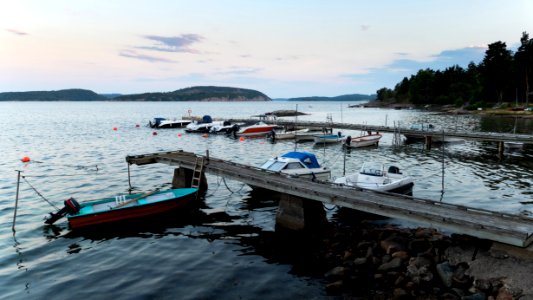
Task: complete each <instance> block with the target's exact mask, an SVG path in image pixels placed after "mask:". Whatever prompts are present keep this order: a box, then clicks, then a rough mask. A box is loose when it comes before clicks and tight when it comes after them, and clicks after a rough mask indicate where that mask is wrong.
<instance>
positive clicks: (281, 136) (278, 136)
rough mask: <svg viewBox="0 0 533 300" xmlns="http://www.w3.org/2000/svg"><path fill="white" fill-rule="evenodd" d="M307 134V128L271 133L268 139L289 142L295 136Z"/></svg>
mask: <svg viewBox="0 0 533 300" xmlns="http://www.w3.org/2000/svg"><path fill="white" fill-rule="evenodd" d="M307 132H309V128H304V129H299V130H290V131H281V132H277V131H271V132H270V133H269V137H270V139H272V140H290V139H295V138H296V136H297V135H301V134H304V133H307Z"/></svg>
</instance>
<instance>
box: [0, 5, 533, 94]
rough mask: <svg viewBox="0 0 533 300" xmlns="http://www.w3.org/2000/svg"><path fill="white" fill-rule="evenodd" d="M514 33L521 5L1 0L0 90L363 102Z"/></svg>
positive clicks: (518, 32) (528, 13) (527, 22)
mask: <svg viewBox="0 0 533 300" xmlns="http://www.w3.org/2000/svg"><path fill="white" fill-rule="evenodd" d="M524 31H526V32H528V33H530V36H531V37H533V1H531V0H513V1H509V0H483V1H481V0H446V1H444V0H439V1H437V0H406V1H396V0H394V1H393V0H391V1H383V0H382V1H380V0H376V1H362V0H361V1H360V0H306V1H303V0H224V1H222V0H193V1H179V0H168V1H166V0H150V1H148V0H147V1H141V0H127V1H126V0H124V1H123V0H75V1H73V0H47V1H42V0H35V1H29V0H17V1H12V0H10V1H8V0H0V92H13V91H36V90H59V89H66V88H83V89H90V90H93V91H95V92H97V93H121V94H131V93H143V92H168V91H174V90H177V89H181V88H185V87H190V86H198V85H214V86H231V87H240V88H249V89H255V90H258V91H261V92H263V93H265V94H266V95H268V96H269V97H271V98H287V97H304V96H337V95H344V94H354V93H361V94H372V93H375V92H376V90H377V89H380V88H382V87H388V88H394V85H395V84H396V83H398V82H400V81H401V80H402V79H403V78H404V77H406V76H407V77H409V76H410V75H412V74H415V73H416V72H417V71H418V70H419V69H425V68H432V69H434V70H436V69H445V68H446V67H450V66H453V65H460V66H463V67H466V66H467V65H468V63H469V62H471V61H473V62H475V63H479V62H480V61H481V60H482V59H483V56H484V53H485V50H486V49H487V45H488V44H490V43H493V42H496V41H502V42H505V43H506V44H507V47H508V49H511V50H515V49H516V48H517V46H518V45H519V42H520V37H521V36H522V32H524Z"/></svg>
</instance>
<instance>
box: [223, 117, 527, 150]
mask: <svg viewBox="0 0 533 300" xmlns="http://www.w3.org/2000/svg"><path fill="white" fill-rule="evenodd" d="M232 121H234V122H254V121H255V122H257V119H255V120H252V119H232ZM263 122H265V123H270V124H277V125H280V126H285V125H286V126H294V125H298V126H299V127H316V128H335V129H348V130H361V131H378V132H387V133H393V134H409V135H413V136H420V137H442V136H444V137H447V138H460V139H465V140H474V141H487V142H519V143H524V144H533V135H526V134H512V133H495V132H472V131H470V132H467V131H424V130H413V129H408V128H403V127H390V126H378V125H368V124H349V123H336V122H310V121H298V123H296V124H295V122H294V121H288V120H280V119H277V120H275V121H269V120H266V121H263Z"/></svg>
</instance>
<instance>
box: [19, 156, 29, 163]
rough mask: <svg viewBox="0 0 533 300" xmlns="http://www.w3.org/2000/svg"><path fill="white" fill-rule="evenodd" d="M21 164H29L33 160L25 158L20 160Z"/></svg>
mask: <svg viewBox="0 0 533 300" xmlns="http://www.w3.org/2000/svg"><path fill="white" fill-rule="evenodd" d="M20 161H21V162H24V163H27V162H30V161H31V159H30V157H29V156H24V157H23V158H21V159H20Z"/></svg>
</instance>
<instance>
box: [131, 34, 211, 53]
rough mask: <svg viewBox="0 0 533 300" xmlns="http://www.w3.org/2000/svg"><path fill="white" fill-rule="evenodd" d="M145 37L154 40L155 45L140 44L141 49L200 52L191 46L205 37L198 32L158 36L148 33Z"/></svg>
mask: <svg viewBox="0 0 533 300" xmlns="http://www.w3.org/2000/svg"><path fill="white" fill-rule="evenodd" d="M144 38H146V39H148V40H151V41H154V42H155V44H154V45H153V46H140V47H137V48H139V49H145V50H153V51H161V52H186V53H199V52H198V51H197V50H195V49H192V48H190V46H191V45H193V44H195V43H198V42H200V41H202V40H203V39H204V38H203V37H202V36H200V35H198V34H182V35H181V36H168V37H165V36H158V35H146V36H144Z"/></svg>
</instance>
